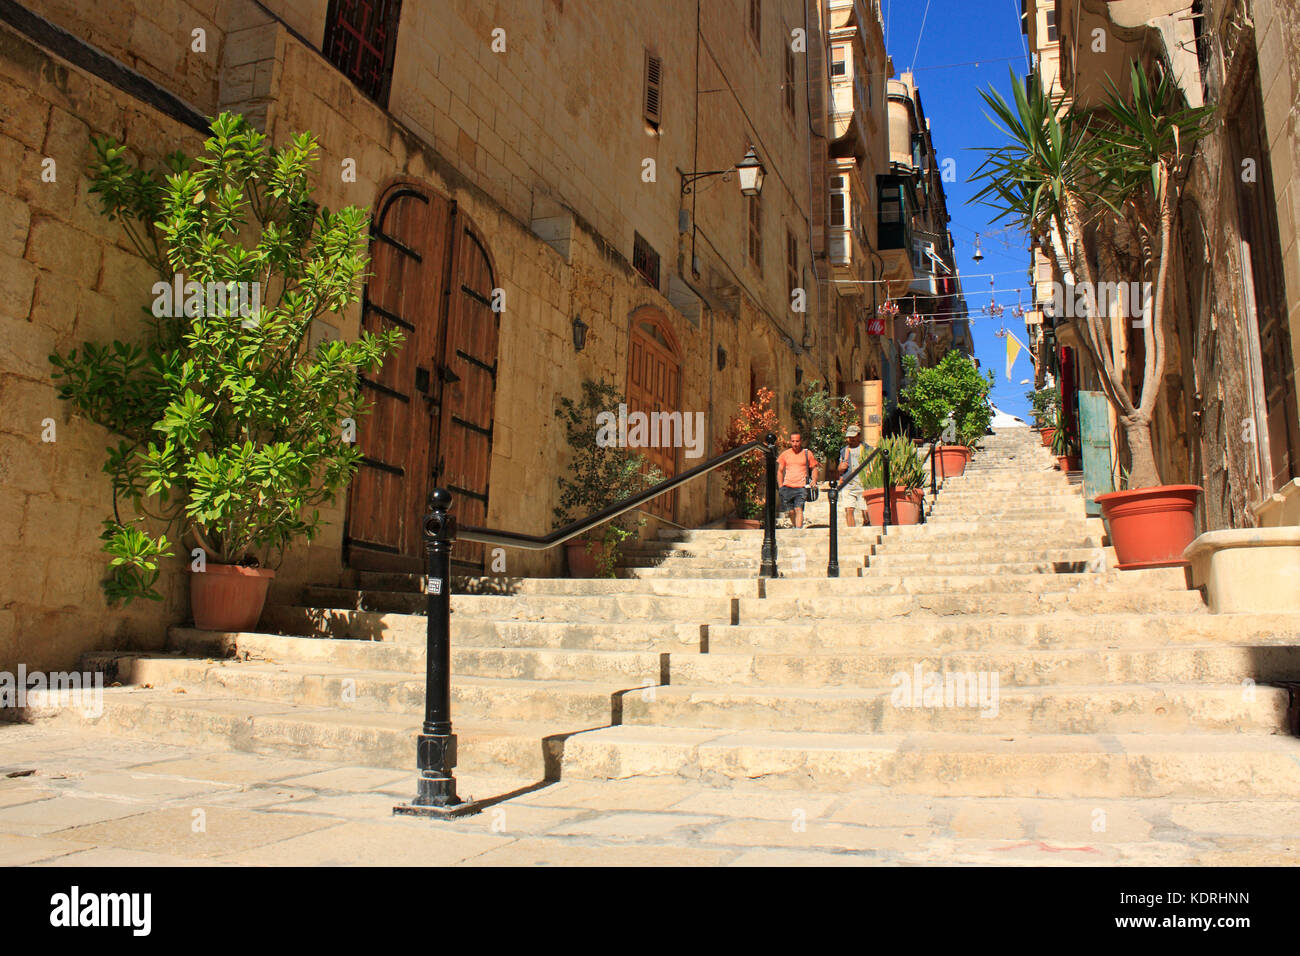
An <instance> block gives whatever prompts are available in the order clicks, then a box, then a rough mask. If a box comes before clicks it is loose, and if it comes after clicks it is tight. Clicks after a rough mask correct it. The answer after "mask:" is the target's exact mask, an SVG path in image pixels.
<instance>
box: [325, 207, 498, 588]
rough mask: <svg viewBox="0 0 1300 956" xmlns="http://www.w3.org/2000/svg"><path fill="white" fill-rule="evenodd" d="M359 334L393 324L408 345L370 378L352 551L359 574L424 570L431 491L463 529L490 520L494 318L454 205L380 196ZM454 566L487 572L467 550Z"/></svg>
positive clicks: (473, 240)
mask: <svg viewBox="0 0 1300 956" xmlns="http://www.w3.org/2000/svg"><path fill="white" fill-rule="evenodd" d="M370 238H371V241H370V256H371V265H370V269H371V272H372V277H371V279H370V280H369V282H367V283H366V288H365V292H364V294H363V298H362V317H361V325H362V329H363V330H366V331H375V332H378V331H381V330H384V329H387V328H392V327H394V326H395V327H397V328H400V329H401V330H402V332H403V333H404V335H405V336H406V340H405V342H404V343H403V345H402V347H401V348H400V349H399V350H398V351H397V352H395V353H394V354H393V355H390V356H389V357H388V359H387V361H386V362H385V363H384V365H383V367H382V369H381V370H380V371H379V372H378V373H377V374H376V375H375V376H373V377H367V376H363V377H362V379H361V384H362V390H363V392H364V394H365V396H366V398H367V399H368V400H369V401H370V403H371V410H370V414H369V415H368V416H366V417H365V418H363V419H362V421H361V424H360V428H359V429H358V432H359V434H358V442H359V445H360V449H361V453H362V456H363V457H362V461H361V465H360V467H359V468H358V469H357V473H356V476H355V477H354V478H353V480H352V486H351V488H350V489H349V492H348V518H347V526H346V531H345V548H346V554H347V561H348V564H349V565H350V566H352V567H355V568H361V569H371V570H388V571H410V572H419V571H422V570H423V569H424V553H423V537H422V532H423V520H422V519H423V517H424V513H425V510H426V507H427V503H428V495H429V492H430V490H432V489H433V487H434V486H435V485H437V484H443V485H445V486H447V487H448V488H449V490H451V492H452V494H453V496H454V497H453V505H452V512H453V513H454V514H455V515H456V516H457V517H458V518H459V519H460V521H461V522H463V523H466V524H482V523H483V521H484V519H485V517H486V515H487V494H488V477H489V469H490V464H491V453H492V447H491V442H492V406H493V398H494V395H495V391H496V352H497V321H496V319H497V314H496V313H495V312H493V311H492V309H491V296H492V289H493V288H494V284H495V277H494V275H493V270H492V265H491V259H490V257H489V255H488V253H487V250H486V247H485V246H484V244H483V243H482V241H481V239H480V238H479V237H478V235H477V233H476V232H475V230H474V228H473V226H472V225H471V224H470V223H468V222H467V221H466V220H465V217H464V216H463V215H461V214H459V213H458V212H457V209H456V204H455V203H453V202H451V201H450V200H448V199H446V198H445V197H443V196H440V195H438V194H437V193H434V192H432V191H430V190H427V189H425V188H423V187H421V186H419V185H416V184H410V183H402V184H399V185H397V186H394V187H392V188H390V189H388V190H387V191H386V192H385V193H384V194H383V196H382V197H381V199H380V202H379V204H378V205H377V208H376V212H375V215H374V218H373V221H372V224H371V230H370ZM454 557H455V558H456V559H457V560H458V563H460V562H463V563H465V564H467V565H469V566H470V567H469V568H467V570H472V569H475V568H477V569H481V567H482V548H481V546H477V545H470V544H467V543H460V544H458V545H457V546H456V552H455V554H454Z"/></svg>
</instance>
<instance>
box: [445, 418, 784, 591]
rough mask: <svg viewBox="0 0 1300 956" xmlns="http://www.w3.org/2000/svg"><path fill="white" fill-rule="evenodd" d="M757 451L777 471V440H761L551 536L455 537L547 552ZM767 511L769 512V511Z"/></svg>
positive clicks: (474, 533) (470, 529) (487, 531)
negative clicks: (762, 452) (762, 454)
mask: <svg viewBox="0 0 1300 956" xmlns="http://www.w3.org/2000/svg"><path fill="white" fill-rule="evenodd" d="M756 449H762V450H763V451H764V452H765V453H766V454H767V456H768V458H769V460H770V463H769V467H771V468H774V467H775V459H776V436H775V435H768V436H767V437H766V438H758V439H755V440H754V441H751V442H747V443H746V444H744V445H739V446H737V447H735V448H732V449H731V450H729V451H725V452H723V453H722V454H721V455H717V456H715V457H714V458H710V459H709V460H708V461H706V462H704V463H703V464H700V465H696V466H695V467H694V468H692V469H690V470H689V471H684V472H682V473H681V474H680V475H674V476H673V477H671V478H665V479H664V480H663V481H661V482H659V483H658V484H656V485H653V486H651V487H650V488H647V489H646V490H645V491H639V492H637V493H636V494H634V495H630V496H629V497H627V498H624V499H623V500H622V501H617V502H615V503H614V504H612V505H610V506H609V507H607V508H602V509H601V510H600V511H597V512H596V513H595V514H593V515H591V516H590V517H587V518H579V519H578V520H577V521H571V522H569V523H568V524H566V525H565V526H564V527H562V528H556V529H555V530H554V531H552V532H551V533H550V534H523V533H521V532H518V531H502V530H500V529H498V528H482V527H478V526H476V525H460V527H459V529H458V531H457V534H456V537H458V538H460V539H461V540H462V541H474V542H477V543H478V544H495V545H501V546H504V547H508V548H523V549H525V550H528V551H544V550H546V549H547V548H553V547H555V546H556V545H557V544H563V543H564V542H565V541H568V540H569V539H570V538H576V537H577V536H578V535H580V534H585V533H586V532H588V531H591V530H592V529H594V528H597V527H599V526H600V525H602V524H604V523H605V522H606V521H609V520H611V519H612V518H617V517H618V516H619V515H621V514H623V513H624V512H625V511H631V510H632V509H633V508H637V507H639V506H641V505H643V504H645V503H646V502H647V501H650V500H651V499H654V498H657V497H659V496H660V495H662V494H664V493H665V492H669V491H672V490H673V489H674V488H678V487H680V486H681V485H684V484H686V483H687V482H688V481H691V480H692V479H694V478H698V477H699V476H700V475H703V474H706V473H708V472H710V471H713V470H714V469H715V468H720V467H722V466H723V465H726V464H729V463H731V462H733V461H735V460H736V459H737V458H739V457H741V456H742V455H747V454H749V453H750V452H751V451H754V450H756ZM773 477H774V478H775V475H773ZM772 498H773V496H772V495H771V494H769V495H768V502H769V503H770V504H771V505H772V509H771V510H772V512H773V513H772V521H771V524H772V525H773V529H772V530H773V535H774V537H773V541H775V523H776V513H775V504H776V503H775V501H773V500H772ZM764 510H765V511H766V510H768V509H764ZM765 517H766V515H765ZM765 523H767V522H765ZM764 531H765V532H766V531H767V529H766V528H764ZM773 555H774V557H775V551H774V552H773ZM765 576H768V577H775V576H776V575H775V568H773V573H772V574H771V575H765Z"/></svg>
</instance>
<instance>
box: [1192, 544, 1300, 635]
mask: <svg viewBox="0 0 1300 956" xmlns="http://www.w3.org/2000/svg"><path fill="white" fill-rule="evenodd" d="M1183 557H1184V558H1186V559H1187V560H1188V561H1190V562H1191V566H1192V586H1193V587H1195V588H1202V589H1204V591H1205V600H1206V603H1207V604H1208V605H1209V608H1210V610H1211V611H1213V612H1214V613H1216V614H1224V613H1233V612H1239V611H1253V612H1259V611H1300V526H1297V527H1281V528H1244V529H1239V530H1225V531H1208V532H1206V533H1205V534H1203V535H1201V536H1200V537H1199V538H1197V539H1196V540H1195V541H1193V542H1192V543H1191V544H1189V545H1188V546H1187V549H1186V550H1185V551H1184V552H1183Z"/></svg>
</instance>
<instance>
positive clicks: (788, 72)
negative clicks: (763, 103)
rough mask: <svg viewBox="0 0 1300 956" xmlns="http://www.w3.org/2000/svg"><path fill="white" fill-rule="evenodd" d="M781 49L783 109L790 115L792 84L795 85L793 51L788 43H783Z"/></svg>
mask: <svg viewBox="0 0 1300 956" xmlns="http://www.w3.org/2000/svg"><path fill="white" fill-rule="evenodd" d="M782 49H783V50H785V109H786V112H788V113H789V114H790V115H791V116H793V115H794V85H795V68H794V51H793V50H791V49H790V44H788V43H787V44H784V45H783V46H782Z"/></svg>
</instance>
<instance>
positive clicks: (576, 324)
mask: <svg viewBox="0 0 1300 956" xmlns="http://www.w3.org/2000/svg"><path fill="white" fill-rule="evenodd" d="M586 345H587V323H586V322H584V321H582V316H580V315H575V316H574V317H573V350H574V351H575V352H581V351H582V350H583V349H584V348H585V347H586Z"/></svg>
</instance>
